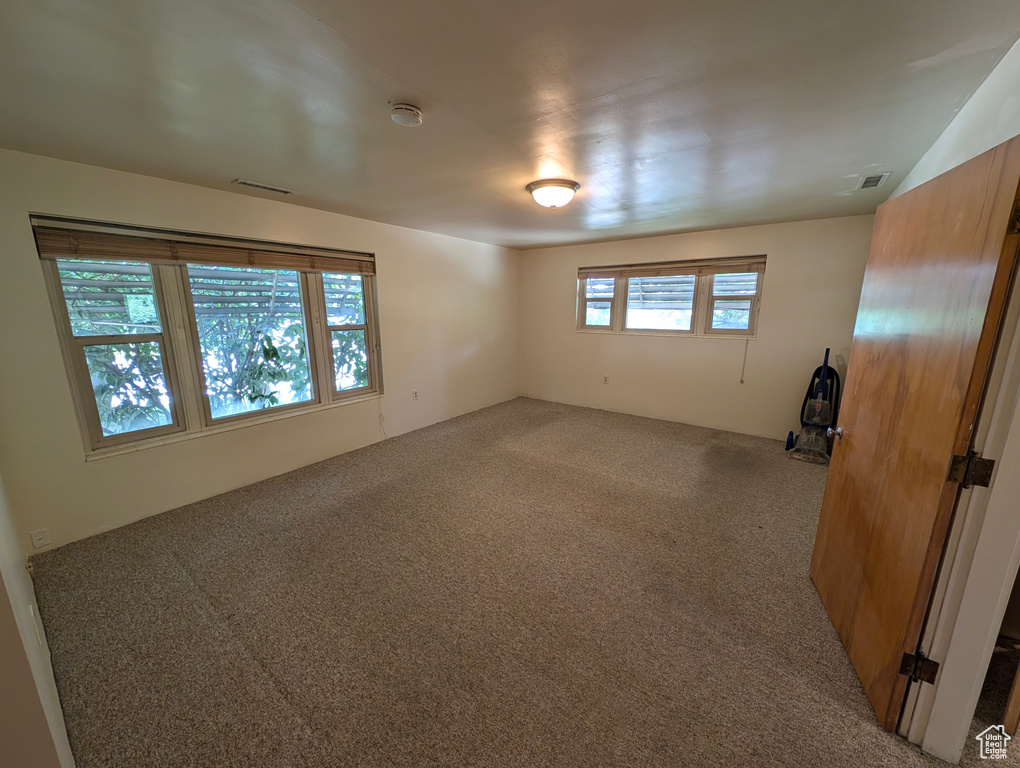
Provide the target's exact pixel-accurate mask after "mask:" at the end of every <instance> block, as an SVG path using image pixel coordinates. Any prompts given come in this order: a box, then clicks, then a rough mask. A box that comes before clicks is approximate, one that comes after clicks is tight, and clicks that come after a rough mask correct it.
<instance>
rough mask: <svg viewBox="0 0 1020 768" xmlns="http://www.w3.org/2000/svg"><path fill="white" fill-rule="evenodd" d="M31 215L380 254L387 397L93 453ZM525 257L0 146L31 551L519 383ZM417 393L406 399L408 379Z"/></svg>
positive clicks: (7, 426) (8, 474)
mask: <svg viewBox="0 0 1020 768" xmlns="http://www.w3.org/2000/svg"><path fill="white" fill-rule="evenodd" d="M29 212H33V213H48V214H57V215H64V216H73V217H82V218H88V219H95V220H101V221H113V222H123V223H130V224H139V225H148V226H157V227H164V228H170V229H181V230H190V231H196V232H210V233H218V234H223V235H232V236H242V237H252V238H261V239H267V240H279V241H285V242H294V243H304V244H309V245H318V246H326V247H335V248H347V249H352V250H361V251H371V252H374V253H375V254H376V259H377V271H378V279H377V285H378V295H379V302H378V303H379V321H380V335H381V340H382V360H383V377H384V382H385V391H386V394H385V395H384V396H383V397H382V398H381V399H376V400H370V401H367V402H361V403H352V404H347V405H344V406H341V407H337V408H332V409H328V410H322V411H318V412H315V413H309V414H304V415H298V416H292V417H289V418H285V419H279V420H276V421H272V422H269V423H264V424H259V425H254V426H249V427H246V428H244V429H238V430H234V431H229V432H223V433H219V434H211V435H204V436H201V437H197V438H195V439H191V440H186V441H181V442H176V443H173V444H169V445H163V446H159V447H154V448H148V449H145V450H141V451H136V452H133V453H127V454H124V455H119V456H112V457H106V458H102V459H98V460H93V461H89V462H86V461H85V460H84V453H83V449H82V441H81V437H80V433H79V429H78V424H77V421H76V418H75V415H74V411H73V407H72V402H71V397H70V394H69V388H68V383H67V378H66V375H65V372H64V364H63V361H62V358H61V355H60V349H59V346H58V342H57V335H56V331H55V327H54V322H53V319H52V315H51V313H50V308H49V301H48V298H47V295H46V291H45V288H44V284H43V274H42V269H41V266H40V263H39V258H38V255H37V253H36V251H35V245H34V241H33V238H32V230H31V227H30V225H29ZM518 267H519V253H518V252H517V251H515V250H511V249H507V248H499V247H496V246H491V245H485V244H481V243H475V242H470V241H466V240H459V239H456V238H451V237H445V236H442V235H435V234H429V233H423V232H419V231H415V230H409V229H404V228H401V227H394V226H389V225H384V224H378V223H375V222H370V221H365V220H361V219H355V218H351V217H347V216H340V215H337V214H331V213H326V212H323V211H317V210H311V209H308V208H301V207H298V206H295V205H288V204H285V203H279V202H276V201H269V200H263V199H258V198H253V197H248V196H244V195H239V194H232V193H228V192H221V191H216V190H210V189H205V188H200V187H194V186H190V185H186V184H179V183H175V182H170V181H164V180H160V179H155V178H150V177H146V176H139V175H135V174H129V173H122V172H119V171H111V170H107V169H102V168H96V167H92V166H85V165H79V164H74V163H67V162H63V161H59V160H53V159H49V158H43V157H37V156H32V155H26V154H22V153H16V152H10V151H0V329H2V332H3V339H4V363H3V364H2V365H0V474H2V475H3V477H5V478H6V479H7V492H8V497H9V499H10V504H11V510H12V514H13V516H14V519H15V521H16V525H17V530H18V534H19V537H20V542H21V545H22V547H24V548H25V549H26V551H27V549H28V547H29V542H28V538H27V531H30V530H34V529H37V528H48V529H49V531H50V534H51V536H52V538H53V545H54V546H58V545H60V544H64V543H66V542H69V541H74V540H76V539H80V538H83V537H85V536H89V535H92V534H95V533H98V532H101V531H103V530H106V529H109V528H114V527H117V526H121V525H124V524H126V523H129V522H132V521H134V520H138V519H139V518H142V517H145V516H148V515H152V514H155V513H158V512H162V511H165V510H168V509H172V508H174V507H177V506H180V505H182V504H187V503H189V502H192V501H196V500H199V499H203V498H207V497H209V496H212V495H215V494H218V493H222V492H224V491H227V490H230V489H232V488H237V487H239V486H242V485H246V484H248V483H252V482H255V481H257V480H261V479H264V478H266V477H270V476H272V475H276V474H280V473H283V472H286V471H289V470H291V469H295V468H297V467H301V466H305V465H307V464H311V463H313V462H316V461H319V460H322V459H325V458H328V457H330V456H334V455H337V454H339V453H342V452H344V451H349V450H351V449H354V448H358V447H361V446H364V445H366V444H368V443H371V442H374V441H376V440H379V439H380V436H381V435H380V428H379V413H380V411H381V412H382V413H383V414H384V416H385V424H386V431H387V433H388V434H389V435H390V436H393V435H396V434H400V433H403V432H407V431H409V430H412V429H417V428H419V427H423V426H426V425H428V424H432V423H435V422H437V421H441V420H443V419H448V418H451V417H453V416H457V415H459V414H462V413H466V412H468V411H472V410H476V409H478V408H482V407H484V406H487V405H491V404H493V403H497V402H501V401H503V400H508V399H510V398H513V397H516V396H517V395H518V394H519V382H518V348H519V345H518V327H517V326H518V320H517V310H518V282H519V281H518ZM412 388H413V389H417V390H418V391H419V393H420V399H419V400H418V401H412V400H411V389H412Z"/></svg>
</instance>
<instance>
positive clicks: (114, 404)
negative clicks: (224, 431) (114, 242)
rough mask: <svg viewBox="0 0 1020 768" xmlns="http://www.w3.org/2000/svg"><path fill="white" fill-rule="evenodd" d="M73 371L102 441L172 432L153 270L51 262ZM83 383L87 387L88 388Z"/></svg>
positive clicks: (135, 264) (132, 265) (173, 418)
mask: <svg viewBox="0 0 1020 768" xmlns="http://www.w3.org/2000/svg"><path fill="white" fill-rule="evenodd" d="M56 268H57V275H58V278H59V280H60V289H61V292H62V294H63V299H64V307H65V309H66V313H67V319H68V323H69V329H70V332H71V337H72V340H73V342H72V344H71V347H72V357H73V360H72V361H71V365H72V370H73V371H74V372H75V374H76V375H75V378H76V379H77V380H78V381H80V382H81V383H82V385H83V386H81V387H80V390H86V388H87V390H88V391H89V394H90V395H91V397H83V400H85V402H84V403H83V406H84V407H85V408H86V410H87V412H88V418H89V420H90V422H92V423H94V424H95V425H96V428H95V431H96V433H97V434H96V441H97V443H100V444H110V443H116V442H123V439H124V438H123V437H122V436H124V435H127V436H128V437H129V438H130V439H137V438H140V437H145V436H150V435H154V434H162V433H164V432H168V431H175V430H176V429H177V415H176V409H175V402H174V397H173V391H172V386H171V382H170V379H169V377H168V376H167V370H166V365H165V362H164V361H165V359H166V342H165V340H164V338H163V322H162V319H161V314H162V313H161V312H160V309H159V305H158V299H157V294H156V290H155V286H154V281H153V276H152V269H151V267H150V265H149V264H146V263H144V262H127V261H90V260H87V259H59V260H58V261H57V262H56ZM85 382H88V384H87V387H86V385H85Z"/></svg>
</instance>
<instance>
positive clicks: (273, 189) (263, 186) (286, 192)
mask: <svg viewBox="0 0 1020 768" xmlns="http://www.w3.org/2000/svg"><path fill="white" fill-rule="evenodd" d="M230 183H231V184H240V185H241V186H242V187H252V188H254V189H261V190H264V191H266V192H275V193H276V194H278V195H292V194H294V193H293V192H291V191H290V190H289V189H283V188H282V187H271V186H269V185H268V184H259V183H258V182H255V181H245V180H244V179H234V180H233V181H232V182H230Z"/></svg>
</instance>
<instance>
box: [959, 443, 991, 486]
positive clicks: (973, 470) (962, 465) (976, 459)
mask: <svg viewBox="0 0 1020 768" xmlns="http://www.w3.org/2000/svg"><path fill="white" fill-rule="evenodd" d="M994 469H995V461H994V460H992V459H982V458H981V456H979V455H978V452H977V451H970V452H968V453H967V455H966V456H959V455H957V456H953V460H952V462H950V464H949V478H948V479H949V482H951V483H959V484H960V487H961V488H970V487H971V486H972V485H977V486H980V487H982V488H987V487H988V486H989V484H990V483H991V482H992V470H994Z"/></svg>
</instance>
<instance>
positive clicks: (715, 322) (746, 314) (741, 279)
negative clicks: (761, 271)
mask: <svg viewBox="0 0 1020 768" xmlns="http://www.w3.org/2000/svg"><path fill="white" fill-rule="evenodd" d="M757 294H758V273H757V272H721V273H717V274H714V275H712V298H711V304H710V306H709V318H710V326H709V327H710V330H712V331H724V332H725V331H741V332H747V330H748V329H749V328H750V327H751V305H752V303H753V302H754V299H755V297H756V296H757Z"/></svg>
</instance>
